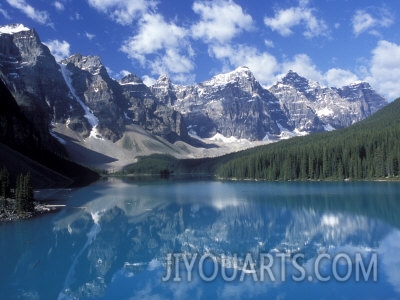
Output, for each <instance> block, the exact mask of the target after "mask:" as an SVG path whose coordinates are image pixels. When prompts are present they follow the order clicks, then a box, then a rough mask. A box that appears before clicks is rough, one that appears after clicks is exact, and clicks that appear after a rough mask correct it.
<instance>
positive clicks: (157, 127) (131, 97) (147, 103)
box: [119, 74, 189, 142]
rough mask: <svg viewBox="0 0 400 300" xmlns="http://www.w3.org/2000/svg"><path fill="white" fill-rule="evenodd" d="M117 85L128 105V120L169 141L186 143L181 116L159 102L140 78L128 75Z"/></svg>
mask: <svg viewBox="0 0 400 300" xmlns="http://www.w3.org/2000/svg"><path fill="white" fill-rule="evenodd" d="M119 84H120V85H121V88H122V93H123V95H124V97H125V98H126V99H127V100H128V103H129V107H128V111H127V113H126V116H127V118H128V119H130V120H132V121H133V122H134V123H135V124H139V125H140V126H142V127H143V128H144V129H146V130H148V131H150V132H152V133H153V134H156V135H159V136H162V137H164V138H166V139H167V140H169V141H172V142H174V141H176V140H178V139H182V140H185V141H188V138H189V137H188V132H187V128H186V127H187V126H186V125H185V122H184V120H183V117H182V115H181V114H180V113H179V112H177V111H176V110H174V109H173V108H171V107H170V106H168V105H165V104H164V103H163V102H162V101H159V99H157V98H156V97H155V95H154V94H153V93H152V91H151V90H150V89H149V88H148V87H147V86H146V85H145V84H144V83H143V82H142V80H141V79H140V78H138V77H137V76H136V75H134V74H130V75H128V76H125V77H124V78H122V79H121V80H120V81H119Z"/></svg>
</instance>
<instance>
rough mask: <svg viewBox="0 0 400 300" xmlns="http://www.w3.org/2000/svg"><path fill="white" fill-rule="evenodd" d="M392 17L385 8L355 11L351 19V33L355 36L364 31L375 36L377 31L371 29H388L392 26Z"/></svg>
mask: <svg viewBox="0 0 400 300" xmlns="http://www.w3.org/2000/svg"><path fill="white" fill-rule="evenodd" d="M393 22H394V18H393V15H392V14H391V13H390V11H388V10H387V9H385V8H379V9H377V8H375V9H373V10H372V9H371V12H368V11H367V10H357V11H356V13H355V14H354V16H353V19H352V25H353V32H354V34H355V35H356V36H358V35H360V34H361V33H363V32H365V31H369V32H370V33H371V34H374V35H376V34H377V31H376V30H373V29H372V28H376V27H389V26H391V25H392V24H393Z"/></svg>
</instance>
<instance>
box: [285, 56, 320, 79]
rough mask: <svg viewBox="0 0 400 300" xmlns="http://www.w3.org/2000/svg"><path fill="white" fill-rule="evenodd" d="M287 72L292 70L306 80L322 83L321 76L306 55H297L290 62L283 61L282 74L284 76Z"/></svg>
mask: <svg viewBox="0 0 400 300" xmlns="http://www.w3.org/2000/svg"><path fill="white" fill-rule="evenodd" d="M289 70H293V71H294V72H296V73H298V74H299V75H300V76H303V77H306V78H307V79H311V80H315V81H318V82H320V83H323V82H324V76H323V74H322V73H321V71H319V70H318V68H317V66H316V65H315V64H314V63H313V62H312V60H311V58H310V57H309V56H308V55H306V54H297V55H295V56H294V57H293V58H292V59H291V60H286V61H284V62H283V63H282V73H283V74H286V73H287V72H289Z"/></svg>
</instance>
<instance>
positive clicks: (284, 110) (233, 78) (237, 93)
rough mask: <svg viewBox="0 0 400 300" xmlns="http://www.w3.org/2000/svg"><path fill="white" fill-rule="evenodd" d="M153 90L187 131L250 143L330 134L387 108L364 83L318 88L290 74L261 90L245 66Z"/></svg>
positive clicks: (165, 83)
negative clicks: (177, 114) (179, 116)
mask: <svg viewBox="0 0 400 300" xmlns="http://www.w3.org/2000/svg"><path fill="white" fill-rule="evenodd" d="M151 91H152V92H153V93H154V94H155V95H156V96H157V98H159V99H160V101H162V102H163V103H164V104H166V105H169V106H170V107H172V108H174V109H175V110H177V111H179V112H180V113H181V114H182V115H183V116H184V118H185V119H186V121H187V124H188V126H189V127H188V128H189V132H191V133H192V134H193V135H197V136H199V137H201V138H210V137H212V136H214V135H215V134H217V133H219V134H222V135H223V136H225V137H231V136H233V137H235V138H238V139H249V140H252V141H254V140H279V139H285V138H288V137H293V136H296V135H305V134H309V133H314V132H321V131H330V130H334V129H338V128H343V127H347V126H349V125H351V124H353V123H355V122H358V121H360V120H362V119H364V118H366V117H368V116H370V115H371V114H373V113H374V112H376V111H377V110H379V109H380V108H382V107H383V106H384V105H386V101H385V99H384V98H383V97H381V96H380V95H378V94H377V93H376V92H375V91H374V90H373V89H372V88H371V87H370V85H369V84H368V83H365V82H360V83H355V84H352V85H349V86H345V87H342V88H327V87H321V86H320V85H319V84H318V83H316V82H312V81H309V80H307V79H306V78H304V77H301V76H299V75H298V74H297V73H295V72H293V71H290V72H289V73H288V74H287V75H286V76H285V77H283V78H282V80H281V81H279V82H277V83H275V84H274V85H273V86H272V87H270V88H269V89H265V88H264V87H262V86H261V85H260V83H259V82H258V81H257V80H256V79H255V77H254V75H253V74H252V73H251V71H250V70H249V69H248V68H247V67H239V68H238V69H236V70H234V71H233V72H230V73H226V74H220V75H217V76H215V77H213V78H212V79H211V80H209V81H205V82H203V83H200V84H196V85H192V86H179V85H174V84H172V83H171V82H170V80H169V79H168V78H167V77H165V76H162V77H160V78H159V80H158V81H157V82H156V83H155V84H154V85H153V86H152V87H151Z"/></svg>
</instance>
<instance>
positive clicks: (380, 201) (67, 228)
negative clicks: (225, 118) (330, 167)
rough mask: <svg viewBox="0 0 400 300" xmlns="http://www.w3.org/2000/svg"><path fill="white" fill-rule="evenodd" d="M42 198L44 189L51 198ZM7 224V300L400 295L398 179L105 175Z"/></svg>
mask: <svg viewBox="0 0 400 300" xmlns="http://www.w3.org/2000/svg"><path fill="white" fill-rule="evenodd" d="M44 195H47V196H44ZM37 196H38V197H49V198H51V200H49V202H51V203H52V204H66V207H65V208H63V209H61V210H59V211H57V212H55V213H50V214H47V215H43V216H39V217H36V218H34V219H32V220H28V221H21V222H15V223H6V224H1V225H0V237H1V247H0V262H1V265H0V299H141V300H144V299H231V300H232V299H399V298H400V184H399V183H393V182H312V183H311V182H293V183H280V182H222V181H212V180H210V181H208V180H172V179H165V180H154V181H149V180H135V179H128V178H126V179H114V178H109V179H105V180H102V181H98V182H96V183H94V184H92V185H90V186H87V187H84V188H80V189H72V190H68V189H67V190H59V191H39V192H38V193H37Z"/></svg>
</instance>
